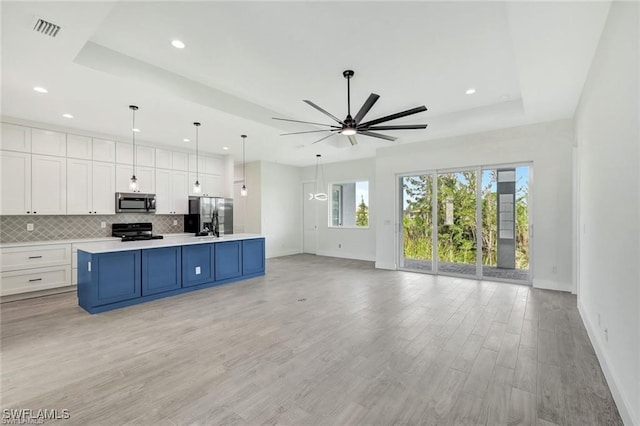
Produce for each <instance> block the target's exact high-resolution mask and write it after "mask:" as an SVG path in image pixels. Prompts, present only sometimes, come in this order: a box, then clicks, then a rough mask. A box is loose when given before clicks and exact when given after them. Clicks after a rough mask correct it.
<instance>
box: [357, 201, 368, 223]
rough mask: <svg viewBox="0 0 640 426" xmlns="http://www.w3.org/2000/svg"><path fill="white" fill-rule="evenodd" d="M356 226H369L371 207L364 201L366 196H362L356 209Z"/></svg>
mask: <svg viewBox="0 0 640 426" xmlns="http://www.w3.org/2000/svg"><path fill="white" fill-rule="evenodd" d="M356 226H369V207H367V205H366V204H365V203H364V197H361V199H360V204H358V209H357V210H356Z"/></svg>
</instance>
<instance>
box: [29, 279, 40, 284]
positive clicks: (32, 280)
mask: <svg viewBox="0 0 640 426" xmlns="http://www.w3.org/2000/svg"><path fill="white" fill-rule="evenodd" d="M34 281H42V278H33V279H31V280H29V282H30V283H32V282H34Z"/></svg>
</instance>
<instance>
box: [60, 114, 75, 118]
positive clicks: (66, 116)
mask: <svg viewBox="0 0 640 426" xmlns="http://www.w3.org/2000/svg"><path fill="white" fill-rule="evenodd" d="M62 116H63V117H64V118H73V115H71V114H62Z"/></svg>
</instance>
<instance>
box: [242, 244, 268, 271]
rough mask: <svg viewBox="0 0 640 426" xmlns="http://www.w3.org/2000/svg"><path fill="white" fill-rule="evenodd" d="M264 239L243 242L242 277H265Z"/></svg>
mask: <svg viewBox="0 0 640 426" xmlns="http://www.w3.org/2000/svg"><path fill="white" fill-rule="evenodd" d="M264 262H265V253H264V238H255V239H253V240H244V241H242V276H243V277H247V278H248V277H253V276H256V277H257V276H259V275H264Z"/></svg>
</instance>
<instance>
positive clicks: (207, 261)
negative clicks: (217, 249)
mask: <svg viewBox="0 0 640 426" xmlns="http://www.w3.org/2000/svg"><path fill="white" fill-rule="evenodd" d="M213 270H214V268H213V244H196V245H192V246H183V247H182V287H191V286H194V285H200V284H206V283H210V282H213Z"/></svg>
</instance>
